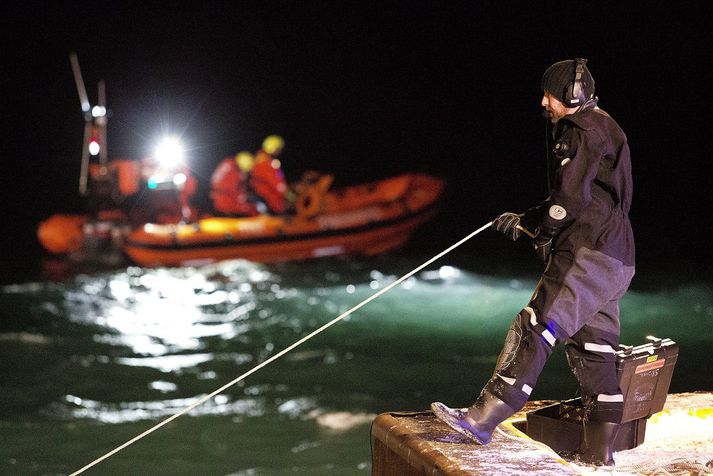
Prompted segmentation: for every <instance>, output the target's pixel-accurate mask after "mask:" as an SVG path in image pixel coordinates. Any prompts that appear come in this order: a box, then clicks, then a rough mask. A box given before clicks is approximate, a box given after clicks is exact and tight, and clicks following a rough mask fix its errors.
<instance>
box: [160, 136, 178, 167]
mask: <svg viewBox="0 0 713 476" xmlns="http://www.w3.org/2000/svg"><path fill="white" fill-rule="evenodd" d="M155 155H156V160H157V161H158V162H159V163H160V164H161V165H163V166H165V167H175V166H177V165H180V164H181V163H183V156H184V149H183V145H182V144H181V140H180V139H179V138H178V137H176V136H169V137H166V138H164V139H163V141H162V142H161V143H160V144H159V145H158V147H156V152H155Z"/></svg>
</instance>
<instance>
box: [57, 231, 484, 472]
mask: <svg viewBox="0 0 713 476" xmlns="http://www.w3.org/2000/svg"><path fill="white" fill-rule="evenodd" d="M492 224H493V222H490V223H487V224H485V225H483V226H481V227H480V228H478V229H477V230H475V231H474V232H472V233H470V234H469V235H468V236H466V237H465V238H462V239H461V240H460V241H458V242H457V243H454V244H452V245H451V246H449V247H448V248H446V249H445V250H443V251H441V252H440V253H438V254H437V255H435V256H434V257H432V258H430V259H429V260H428V261H426V262H424V263H423V264H421V265H420V266H418V267H416V268H414V269H413V270H411V271H409V272H408V273H406V274H404V275H403V276H401V277H400V278H399V279H397V280H396V281H394V282H393V283H391V284H389V285H388V286H386V287H385V288H383V289H382V290H381V291H378V292H376V293H374V294H372V295H371V296H370V297H368V298H366V299H365V300H363V301H362V302H360V303H359V304H357V305H356V306H354V307H352V308H351V309H349V310H348V311H345V312H343V313H342V314H340V315H339V316H337V317H335V318H334V319H332V320H331V321H329V322H327V323H326V324H324V325H322V327H320V328H318V329H316V330H314V331H312V332H311V333H309V334H308V335H306V336H304V337H303V338H301V339H300V340H298V341H297V342H295V343H294V344H292V345H290V346H289V347H286V348H285V349H283V350H281V351H280V352H278V353H277V354H275V355H273V356H272V357H270V358H269V359H267V360H265V361H264V362H261V363H260V364H258V365H256V366H255V367H253V368H252V369H250V370H248V371H247V372H245V373H244V374H242V375H241V376H239V377H237V378H235V379H233V380H231V381H230V382H228V383H226V384H225V385H223V386H222V387H220V388H219V389H217V390H214V391H213V392H211V393H209V394H208V395H206V396H204V397H202V398H200V399H199V400H198V401H196V402H195V403H192V404H191V405H189V406H187V407H186V408H184V409H183V410H181V411H179V412H178V413H175V414H173V415H171V416H170V417H168V418H166V419H165V420H163V421H161V422H159V423H158V424H156V425H154V426H152V427H151V428H149V429H148V430H146V431H144V432H143V433H141V434H140V435H137V436H135V437H133V438H132V439H130V440H129V441H127V442H126V443H124V444H123V445H121V446H117V447H116V448H114V449H113V450H111V451H110V452H108V453H106V454H105V455H104V456H101V457H99V458H97V459H95V460H94V461H92V462H91V463H89V464H87V465H86V466H83V467H82V468H80V469H78V470H77V471H75V472H74V473H72V474H70V475H69V476H76V475H77V474H81V473H83V472H84V471H86V470H88V469H89V468H91V467H92V466H94V465H96V464H98V463H101V462H102V461H104V460H105V459H107V458H109V457H110V456H112V455H114V454H116V453H118V452H119V451H121V450H123V449H124V448H126V447H127V446H129V445H131V444H133V443H135V442H137V441H139V440H140V439H141V438H143V437H144V436H147V435H149V434H150V433H153V432H154V431H156V430H158V429H159V428H161V427H162V426H164V425H166V424H168V423H170V422H172V421H173V420H175V419H176V418H178V417H180V416H182V415H185V414H186V413H188V412H190V411H191V410H193V409H194V408H196V407H197V406H199V405H202V404H203V403H205V402H206V401H208V400H210V399H211V398H213V397H214V396H216V395H218V394H219V393H221V392H223V391H224V390H226V389H228V388H229V387H232V386H233V385H235V384H236V383H238V382H240V381H241V380H243V379H244V378H245V377H247V376H249V375H252V374H253V373H255V372H257V371H258V370H260V369H261V368H263V367H265V366H266V365H268V364H270V363H272V362H273V361H275V360H277V359H279V358H280V357H282V356H283V355H285V354H286V353H288V352H290V351H291V350H292V349H294V348H295V347H297V346H299V345H302V344H304V343H305V342H307V341H308V340H310V339H311V338H312V337H314V336H316V335H317V334H319V333H320V332H322V331H324V330H325V329H327V328H328V327H331V326H333V325H334V324H336V323H337V322H339V321H341V320H342V319H344V318H345V317H347V316H348V315H349V314H351V313H353V312H354V311H356V310H358V309H360V308H362V307H363V306H365V305H366V304H368V303H370V302H371V301H373V300H374V299H376V298H378V297H379V296H381V295H382V294H384V293H386V292H388V291H390V290H391V289H392V288H393V287H395V286H398V285H399V284H401V283H402V282H404V281H405V280H407V279H408V278H410V277H411V276H413V275H414V274H416V273H418V272H419V271H421V270H422V269H423V268H425V267H426V266H428V265H429V264H431V263H433V262H434V261H436V260H438V259H440V258H441V257H443V256H445V255H447V254H448V253H450V252H451V251H453V250H454V249H456V248H458V247H459V246H460V245H462V244H463V243H465V242H466V241H468V240H470V239H471V238H473V237H474V236H475V235H477V234H478V233H480V232H481V231H483V230H485V229H486V228H490V226H491V225H492Z"/></svg>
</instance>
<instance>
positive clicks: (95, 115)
mask: <svg viewBox="0 0 713 476" xmlns="http://www.w3.org/2000/svg"><path fill="white" fill-rule="evenodd" d="M69 60H70V62H71V64H72V73H73V74H74V82H75V84H76V86H77V93H78V94H79V102H80V104H81V106H82V113H84V142H83V145H82V165H81V169H80V173H79V194H80V195H82V196H84V195H86V194H87V178H88V175H89V157H90V155H91V156H98V157H99V175H100V177H103V176H105V175H107V172H108V171H107V134H106V126H107V122H108V116H107V109H106V86H105V84H104V81H103V80H101V81H99V83H98V85H97V105H96V106H94V107H92V106H91V104H90V103H89V97H88V96H87V90H86V88H85V87H84V80H83V79H82V71H81V69H80V68H79V59H78V58H77V54H76V53H74V52H72V53H71V54H70V55H69Z"/></svg>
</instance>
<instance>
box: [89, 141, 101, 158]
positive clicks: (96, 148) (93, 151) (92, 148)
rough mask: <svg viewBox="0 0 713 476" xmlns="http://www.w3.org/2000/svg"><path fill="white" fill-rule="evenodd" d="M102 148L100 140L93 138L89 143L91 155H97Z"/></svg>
mask: <svg viewBox="0 0 713 476" xmlns="http://www.w3.org/2000/svg"><path fill="white" fill-rule="evenodd" d="M100 149H101V147H100V146H99V142H97V141H95V140H93V141H91V142H90V143H89V153H90V154H91V155H97V154H98V153H99V150H100Z"/></svg>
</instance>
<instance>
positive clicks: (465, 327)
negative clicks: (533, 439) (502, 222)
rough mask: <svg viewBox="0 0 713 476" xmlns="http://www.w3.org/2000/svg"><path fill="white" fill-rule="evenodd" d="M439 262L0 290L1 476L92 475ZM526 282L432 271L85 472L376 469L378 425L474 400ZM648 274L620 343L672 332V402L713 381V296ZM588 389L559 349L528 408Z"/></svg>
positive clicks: (113, 276)
mask: <svg viewBox="0 0 713 476" xmlns="http://www.w3.org/2000/svg"><path fill="white" fill-rule="evenodd" d="M428 257H429V256H419V255H418V254H410V255H408V254H399V255H385V256H382V257H378V258H372V259H366V258H363V259H336V258H335V259H331V258H330V259H323V260H315V261H309V262H303V263H289V264H281V265H271V266H266V265H259V264H255V263H250V262H246V261H231V262H224V263H220V264H216V265H210V266H206V267H201V268H175V269H149V268H139V267H117V268H113V269H108V270H107V269H104V270H91V271H86V270H83V271H81V270H80V271H76V270H75V271H72V272H66V270H63V269H59V270H57V269H53V268H48V269H49V271H47V270H45V271H44V272H43V273H38V274H37V275H36V276H34V277H29V278H22V279H17V280H15V281H13V280H12V279H11V280H9V282H6V283H4V284H3V285H2V287H1V288H0V291H1V294H0V383H1V385H0V388H1V389H2V390H1V392H0V435H2V436H1V438H2V444H0V474H28V475H60V474H70V473H72V472H73V471H76V470H78V469H79V468H81V467H83V466H84V465H85V464H88V463H89V462H91V461H93V460H94V459H95V458H98V457H100V456H102V455H103V454H105V453H107V452H108V451H110V450H112V449H113V448H115V447H117V446H119V445H121V444H122V443H124V442H126V441H127V440H129V439H131V438H133V437H134V436H136V435H138V434H140V433H142V432H143V431H145V430H147V429H148V428H150V427H151V426H153V425H154V424H156V423H158V422H159V421H161V420H162V419H164V418H166V417H168V416H170V415H172V414H174V413H176V412H178V411H180V410H182V409H183V408H185V407H187V406H188V405H190V404H192V403H194V402H196V401H197V400H198V399H200V398H201V397H202V396H204V395H207V394H209V393H210V392H212V391H214V390H215V389H217V388H219V387H221V386H222V385H224V384H226V383H227V382H230V381H232V380H233V379H235V378H236V377H237V376H239V375H241V374H243V373H245V372H247V371H249V370H250V369H252V368H253V367H254V366H256V365H258V364H259V363H260V362H263V361H264V360H265V359H267V358H269V357H270V356H272V355H275V354H276V353H277V352H279V351H281V350H282V349H284V348H286V347H288V346H289V345H291V344H292V343H293V342H295V341H297V340H298V339H300V338H302V337H303V336H305V335H307V334H309V333H310V332H312V331H313V330H314V329H317V328H318V327H319V326H321V325H323V324H325V323H327V322H329V321H330V320H332V319H334V318H335V317H336V316H338V315H339V314H341V313H343V312H344V311H346V310H348V309H350V308H351V307H352V306H354V305H356V304H358V303H360V302H361V301H362V300H364V299H366V298H367V297H369V296H371V295H372V294H373V293H375V292H377V291H378V290H380V289H383V288H384V287H385V286H387V285H388V284H389V283H391V282H393V281H394V280H395V279H397V278H398V277H400V276H402V275H403V274H406V273H407V272H409V271H410V270H411V269H413V268H415V267H416V266H418V265H420V264H421V263H422V262H423V261H425V259H427V258H428ZM56 264H57V263H55V265H56ZM531 271H532V270H530V269H524V270H523V269H520V270H519V271H518V270H517V269H508V270H503V269H502V268H499V267H498V266H489V267H484V270H482V271H481V270H479V269H478V266H475V265H473V266H470V265H469V264H467V263H466V264H464V262H463V261H462V260H448V259H445V260H441V261H439V262H437V263H434V264H433V265H432V266H429V267H428V268H426V269H425V270H424V271H422V272H420V273H418V274H416V275H414V276H413V277H412V278H410V279H408V280H407V281H405V282H403V283H402V284H400V285H399V286H397V287H395V288H394V289H392V290H391V291H389V292H388V293H386V294H384V295H383V296H381V297H380V298H378V299H376V300H374V301H373V302H371V303H369V304H367V305H366V306H364V307H363V308H361V309H359V310H358V311H356V312H355V313H353V314H352V315H350V316H348V317H347V318H345V319H344V320H343V321H341V322H339V323H337V324H335V325H334V326H332V327H330V328H328V329H327V330H325V331H324V332H322V333H320V334H318V335H316V336H315V337H314V338H312V339H310V340H309V341H307V342H305V343H304V344H302V345H301V346H299V347H298V348H296V349H294V350H293V351H292V352H290V353H288V354H286V355H285V356H284V357H282V358H280V359H278V360H275V361H274V362H272V363H271V364H270V365H268V366H266V367H265V368H263V369H261V370H259V371H257V372H255V373H254V374H252V375H249V376H248V377H247V378H245V379H244V380H243V381H240V382H238V383H237V384H236V385H234V386H232V387H230V388H228V389H227V390H225V391H224V392H223V393H221V394H219V395H217V396H215V397H214V398H212V399H210V400H209V401H208V402H206V403H205V404H203V405H201V406H199V407H197V408H196V409H194V410H193V411H191V412H190V413H189V414H188V415H185V416H182V417H180V418H178V419H176V420H174V421H172V422H171V423H169V424H168V425H166V426H164V427H162V428H160V429H159V430H157V431H156V432H154V433H152V434H150V435H148V436H146V437H145V438H143V439H141V440H139V441H137V442H136V443H134V444H133V445H131V446H129V447H128V448H126V449H124V450H123V451H121V452H119V453H117V454H115V455H113V456H112V457H110V458H108V459H107V460H105V461H103V462H101V463H99V464H97V465H96V466H94V467H93V468H91V469H89V470H87V472H86V473H85V474H97V475H98V474H102V475H104V474H106V475H120V474H121V475H124V474H156V475H158V474H161V475H163V474H165V475H196V474H206V475H241V476H243V475H287V474H305V475H335V474H337V475H352V474H355V475H358V474H363V475H366V474H369V473H370V469H371V453H370V438H369V435H370V424H371V421H372V420H373V418H374V417H375V416H376V415H377V414H379V413H382V412H387V411H402V410H424V409H427V408H428V406H429V404H430V402H431V401H435V400H440V401H443V402H447V403H450V404H452V405H454V406H455V405H461V406H465V405H468V404H469V403H471V402H472V400H473V398H474V396H475V395H476V394H477V392H478V391H479V390H480V388H481V386H482V385H483V383H484V382H485V381H486V380H487V378H488V377H489V375H490V373H491V372H492V369H493V366H494V364H495V360H496V357H497V354H498V352H499V350H500V347H501V344H502V341H503V339H504V336H505V332H506V330H507V328H508V327H509V324H510V321H511V319H512V317H513V316H514V315H515V314H516V313H517V312H518V311H519V310H520V309H521V308H522V307H523V306H524V305H525V304H526V303H527V301H528V299H529V297H530V294H531V292H532V289H533V287H534V285H535V280H536V278H537V274H536V273H534V272H531ZM649 278H650V279H648V280H642V281H640V285H639V286H638V287H637V286H636V285H635V286H633V287H632V289H631V290H630V291H629V293H628V294H627V295H626V296H625V298H624V299H623V300H622V303H621V307H622V342H623V343H627V344H640V343H643V342H644V341H645V336H647V335H649V334H653V335H656V336H658V337H669V338H671V339H673V340H675V341H676V342H678V343H679V344H680V358H679V361H678V364H677V367H676V370H675V372H674V376H673V382H672V384H671V389H670V391H672V392H678V391H691V390H713V372H711V371H710V365H711V363H712V360H711V358H710V357H709V352H710V346H711V342H712V338H711V333H710V329H711V327H712V326H711V324H713V287H711V285H710V284H709V283H710V282H706V281H703V280H699V279H698V278H697V276H691V275H686V274H685V273H682V274H681V275H680V276H677V277H675V279H670V278H671V277H670V276H668V278H669V279H670V282H673V283H675V284H674V285H666V286H657V285H651V283H656V282H657V280H656V279H655V277H651V276H650V277H649ZM635 284H636V282H635ZM575 392H576V383H575V380H574V378H573V377H572V376H571V374H570V372H569V370H568V368H567V366H566V363H565V359H564V354H563V352H562V350H561V349H559V350H558V351H557V352H556V353H555V355H554V356H553V357H552V359H550V362H549V363H548V366H547V368H546V369H545V371H544V372H543V375H542V378H541V380H540V382H539V385H538V386H537V388H536V389H535V391H534V392H533V395H532V398H533V399H540V398H571V397H573V396H574V395H575Z"/></svg>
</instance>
